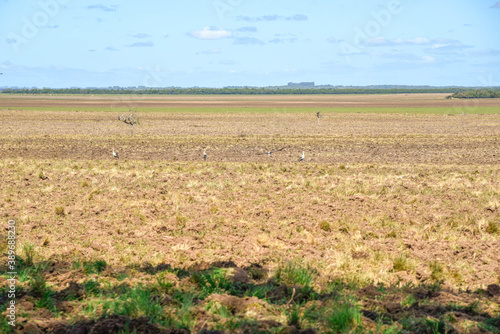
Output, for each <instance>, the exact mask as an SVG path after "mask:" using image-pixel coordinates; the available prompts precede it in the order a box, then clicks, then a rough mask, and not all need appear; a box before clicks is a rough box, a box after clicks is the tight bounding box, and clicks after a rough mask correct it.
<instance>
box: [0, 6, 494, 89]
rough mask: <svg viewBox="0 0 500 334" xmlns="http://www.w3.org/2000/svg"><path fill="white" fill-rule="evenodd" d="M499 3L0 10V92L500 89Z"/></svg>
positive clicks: (10, 7)
mask: <svg viewBox="0 0 500 334" xmlns="http://www.w3.org/2000/svg"><path fill="white" fill-rule="evenodd" d="M499 32H500V1H496V0H476V1H471V0H439V1H437V0H433V1H430V0H419V1H417V0H382V1H379V0H374V1H368V0H357V1H356V0H354V1H350V2H348V1H345V0H342V1H339V0H300V1H299V0H287V1H285V0H267V1H264V0H184V1H172V0H162V1H152V0H145V1H117V0H115V1H111V0H110V1H107V0H96V1H78V0H36V1H32V0H23V1H14V0H0V72H3V75H2V76H0V87H2V86H22V87H33V86H36V87H71V86H76V87H88V86H94V87H107V86H115V85H116V86H148V87H170V86H176V87H192V86H201V87H224V86H245V85H248V86H270V85H286V84H287V83H288V82H291V81H292V82H301V81H314V82H315V83H316V84H317V85H318V84H332V85H345V86H348V85H381V84H398V85H434V86H445V85H461V86H500V37H499Z"/></svg>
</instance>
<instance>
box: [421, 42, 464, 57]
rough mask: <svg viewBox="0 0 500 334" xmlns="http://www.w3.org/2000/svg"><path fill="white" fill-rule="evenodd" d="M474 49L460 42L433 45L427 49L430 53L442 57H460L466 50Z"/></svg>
mask: <svg viewBox="0 0 500 334" xmlns="http://www.w3.org/2000/svg"><path fill="white" fill-rule="evenodd" d="M471 48H473V46H472V45H466V44H462V43H460V42H459V41H452V40H450V41H442V42H437V43H433V44H432V45H431V47H430V48H428V49H426V51H427V52H429V53H434V54H441V55H458V54H460V53H462V52H463V51H464V50H466V49H471Z"/></svg>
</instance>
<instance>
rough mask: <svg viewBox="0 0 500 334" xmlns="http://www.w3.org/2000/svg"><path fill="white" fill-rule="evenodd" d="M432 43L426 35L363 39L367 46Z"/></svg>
mask: <svg viewBox="0 0 500 334" xmlns="http://www.w3.org/2000/svg"><path fill="white" fill-rule="evenodd" d="M428 44H431V40H430V39H428V38H426V37H415V38H407V39H402V38H396V39H387V38H385V37H373V38H369V39H366V40H364V41H363V45H365V46H394V45H428Z"/></svg>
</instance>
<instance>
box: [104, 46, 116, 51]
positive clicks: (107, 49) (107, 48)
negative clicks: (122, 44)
mask: <svg viewBox="0 0 500 334" xmlns="http://www.w3.org/2000/svg"><path fill="white" fill-rule="evenodd" d="M104 50H106V51H119V50H118V49H117V48H115V47H114V46H107V47H106V48H105V49H104Z"/></svg>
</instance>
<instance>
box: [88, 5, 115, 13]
mask: <svg viewBox="0 0 500 334" xmlns="http://www.w3.org/2000/svg"><path fill="white" fill-rule="evenodd" d="M87 9H99V10H102V11H103V12H116V10H117V9H118V5H112V6H105V5H101V4H98V5H90V6H87Z"/></svg>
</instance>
